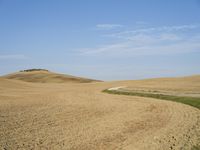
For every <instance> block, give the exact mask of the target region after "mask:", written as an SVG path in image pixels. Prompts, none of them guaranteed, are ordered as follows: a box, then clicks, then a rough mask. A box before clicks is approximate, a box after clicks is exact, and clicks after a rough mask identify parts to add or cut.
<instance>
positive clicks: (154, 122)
mask: <svg viewBox="0 0 200 150" xmlns="http://www.w3.org/2000/svg"><path fill="white" fill-rule="evenodd" d="M0 83H1V87H0V149H7V150H9V149H59V150H60V149H70V150H73V149H79V150H90V149H91V150H94V149H97V150H98V149H103V150H105V149H106V150H108V149H109V150H110V149H127V150H129V149H130V150H134V149H135V150H138V149H139V150H140V149H141V150H143V149H148V150H151V149H152V150H156V149H158V150H160V149H166V150H169V149H190V148H191V147H192V146H194V145H196V144H198V142H199V140H200V139H199V137H200V136H199V133H200V129H199V128H200V111H199V110H198V109H195V108H193V107H190V106H187V105H184V104H179V103H175V102H169V101H163V100H156V99H152V98H141V97H134V96H124V95H111V94H106V93H102V92H101V91H102V90H103V89H106V88H110V87H115V86H121V85H122V82H120V83H118V82H107V83H106V82H105V83H86V84H85V83H84V84H32V83H21V82H11V81H7V80H0Z"/></svg>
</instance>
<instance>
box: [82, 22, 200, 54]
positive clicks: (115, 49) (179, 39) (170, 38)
mask: <svg viewBox="0 0 200 150" xmlns="http://www.w3.org/2000/svg"><path fill="white" fill-rule="evenodd" d="M199 28H200V26H199V25H198V24H194V25H192V24H191V25H180V26H162V27H153V28H142V29H136V30H126V31H121V32H118V33H113V34H109V35H107V36H109V37H111V38H114V39H115V38H116V39H121V40H120V41H119V40H116V41H117V42H116V43H114V44H113V43H112V44H107V45H102V46H98V47H96V48H85V49H82V50H81V53H82V54H84V55H95V54H98V55H99V54H102V55H105V54H106V55H107V56H108V55H110V56H138V55H157V54H175V53H188V52H194V51H200V32H199ZM112 40H113V39H112Z"/></svg>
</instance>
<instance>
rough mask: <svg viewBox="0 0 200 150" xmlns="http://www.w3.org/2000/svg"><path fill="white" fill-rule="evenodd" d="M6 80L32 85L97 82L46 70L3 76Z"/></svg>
mask: <svg viewBox="0 0 200 150" xmlns="http://www.w3.org/2000/svg"><path fill="white" fill-rule="evenodd" d="M3 78H6V79H15V80H21V81H26V82H34V83H89V82H97V81H98V80H93V79H87V78H81V77H75V76H71V75H65V74H58V73H54V72H50V71H48V70H39V71H37V70H36V71H20V72H16V73H12V74H9V75H5V76H3Z"/></svg>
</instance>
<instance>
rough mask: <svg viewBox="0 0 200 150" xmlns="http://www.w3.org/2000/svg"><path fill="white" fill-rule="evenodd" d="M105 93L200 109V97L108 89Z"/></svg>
mask: <svg viewBox="0 0 200 150" xmlns="http://www.w3.org/2000/svg"><path fill="white" fill-rule="evenodd" d="M103 92H106V93H109V94H119V95H130V96H141V97H151V98H156V99H163V100H170V101H174V102H179V103H183V104H187V105H190V106H193V107H196V108H198V109H200V98H199V97H185V96H174V95H164V94H153V93H140V92H127V91H117V90H108V89H106V90H103Z"/></svg>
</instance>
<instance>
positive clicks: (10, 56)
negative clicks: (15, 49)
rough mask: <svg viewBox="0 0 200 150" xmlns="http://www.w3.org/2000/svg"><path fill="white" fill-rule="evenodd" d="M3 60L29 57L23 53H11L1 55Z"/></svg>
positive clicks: (0, 57)
mask: <svg viewBox="0 0 200 150" xmlns="http://www.w3.org/2000/svg"><path fill="white" fill-rule="evenodd" d="M0 59H1V60H12V59H20V60H22V59H27V56H25V55H22V54H9V55H0Z"/></svg>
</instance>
